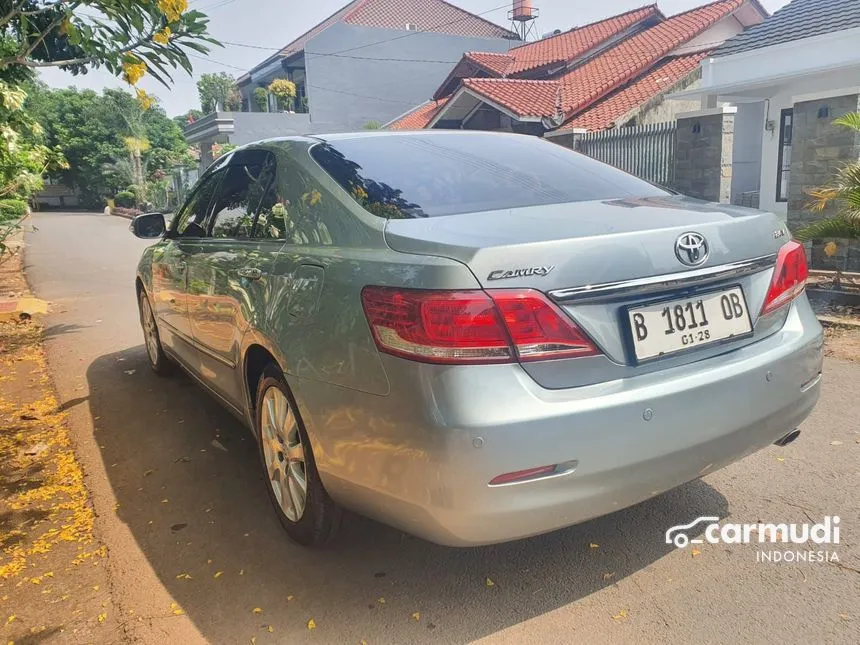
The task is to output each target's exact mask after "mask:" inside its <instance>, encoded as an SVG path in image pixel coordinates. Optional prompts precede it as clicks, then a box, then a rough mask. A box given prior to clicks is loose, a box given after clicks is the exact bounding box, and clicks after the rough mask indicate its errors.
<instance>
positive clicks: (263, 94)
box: [254, 87, 269, 112]
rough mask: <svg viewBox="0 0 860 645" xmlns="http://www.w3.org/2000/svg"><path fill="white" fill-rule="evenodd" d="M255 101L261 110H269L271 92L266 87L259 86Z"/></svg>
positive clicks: (255, 93)
mask: <svg viewBox="0 0 860 645" xmlns="http://www.w3.org/2000/svg"><path fill="white" fill-rule="evenodd" d="M254 103H256V105H257V109H258V110H259V111H260V112H268V111H269V93H268V92H267V91H266V88H265V87H258V88H256V89H255V90H254Z"/></svg>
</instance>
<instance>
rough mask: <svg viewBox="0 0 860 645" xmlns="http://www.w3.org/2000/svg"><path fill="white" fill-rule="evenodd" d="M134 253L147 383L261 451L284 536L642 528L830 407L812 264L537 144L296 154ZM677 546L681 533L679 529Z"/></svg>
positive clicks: (255, 148)
mask: <svg viewBox="0 0 860 645" xmlns="http://www.w3.org/2000/svg"><path fill="white" fill-rule="evenodd" d="M167 219H168V220H169V221H166V218H165V216H163V215H162V214H161V213H148V214H146V215H141V216H139V217H138V218H136V219H135V220H134V221H133V223H132V230H133V231H134V232H135V234H137V235H138V236H140V237H145V238H153V239H155V240H156V242H155V244H154V245H153V246H151V247H149V248H148V249H146V251H145V252H144V254H143V257H142V259H141V261H140V265H139V269H138V274H137V284H136V288H137V297H138V304H139V307H140V315H141V323H142V325H143V330H144V336H145V340H146V348H147V352H148V355H149V359H150V361H151V363H152V367H153V369H154V370H155V371H156V372H158V373H159V374H162V373H167V372H169V371H170V369H171V368H172V367H173V366H174V365H179V366H181V367H182V368H184V370H186V371H187V372H188V373H189V374H191V376H192V377H194V378H195V379H196V380H197V381H199V383H200V384H201V385H202V386H203V387H204V388H205V389H206V390H208V391H209V392H211V393H212V394H213V395H214V396H216V397H217V398H218V399H219V400H220V401H222V402H223V403H224V405H225V406H226V407H227V408H228V409H230V410H231V411H233V412H234V413H235V414H236V415H237V416H238V417H239V418H240V419H242V420H243V421H244V422H245V423H246V424H247V425H248V427H249V428H250V429H251V430H252V431H253V433H254V436H255V437H256V438H257V440H258V442H259V447H260V460H261V465H262V470H263V472H264V479H265V482H266V490H267V491H268V494H269V496H270V498H271V500H272V502H273V505H274V508H275V512H276V513H277V514H278V517H279V518H280V520H281V522H282V523H283V525H284V527H285V528H286V530H287V532H288V533H289V535H290V536H291V537H292V538H293V539H294V540H296V541H298V542H300V543H302V544H318V543H321V542H324V541H325V540H327V539H328V538H330V537H331V536H332V535H333V534H334V532H335V530H336V528H337V526H338V522H339V518H340V509H341V508H346V509H352V510H354V511H357V512H359V513H362V514H365V515H367V516H370V517H373V518H376V519H378V520H379V521H382V522H385V523H387V524H390V525H392V526H395V527H398V528H400V529H402V530H404V531H408V532H409V533H412V534H414V535H417V536H420V537H423V538H426V539H428V540H430V541H433V542H437V543H440V544H446V545H457V546H466V545H478V544H489V543H494V542H502V541H506V540H515V539H518V538H523V537H526V536H530V535H536V534H539V533H544V532H547V531H552V530H554V529H558V528H561V527H565V526H569V525H571V524H575V523H577V522H582V521H584V520H587V519H589V518H593V517H596V516H599V515H602V514H606V513H610V512H613V511H617V510H619V509H621V508H624V507H626V506H630V505H631V504H636V503H637V502H641V501H643V500H646V499H648V498H650V497H653V496H655V495H657V494H659V493H661V492H663V491H666V490H669V489H671V488H673V487H675V486H678V485H680V484H683V483H684V482H687V481H690V480H692V479H695V478H697V477H701V476H702V475H705V474H707V473H710V472H713V471H714V470H716V469H718V468H721V467H723V466H725V465H727V464H729V463H731V462H733V461H735V460H737V459H740V458H741V457H743V456H745V455H748V454H750V453H752V452H754V451H756V450H759V449H760V448H764V447H766V446H768V445H770V444H773V443H779V444H785V443H788V442H790V441H793V440H794V439H795V438H796V437H797V435H798V432H797V430H796V428H797V427H798V425H799V424H800V423H801V422H802V421H803V420H804V419H805V418H806V417H807V415H808V414H809V413H810V411H811V410H812V408H813V406H814V405H815V403H816V400H817V399H818V396H819V382H820V379H821V363H822V332H821V328H820V326H819V324H818V322H817V321H816V318H815V316H814V315H813V312H812V311H811V309H810V306H809V303H808V301H807V298H806V295H805V293H804V284H805V281H806V278H807V272H808V270H807V264H806V255H805V252H804V248H803V247H802V246H801V245H799V244H798V243H796V242H794V241H792V240H791V238H790V235H789V232H788V231H787V230H786V227H785V225H784V224H783V223H782V222H781V221H780V220H779V219H778V218H777V217H776V216H774V215H772V214H770V213H764V212H759V211H755V210H749V209H744V208H737V207H733V206H727V205H724V204H711V203H706V202H702V201H698V200H695V199H691V198H688V197H684V196H681V195H677V194H674V193H672V192H669V191H667V190H664V189H662V188H659V187H656V186H654V185H652V184H650V183H647V182H644V181H642V180H640V179H637V178H635V177H632V176H630V175H628V174H625V173H623V172H621V171H619V170H616V169H614V168H612V167H609V166H606V165H604V164H601V163H599V162H597V161H594V160H592V159H589V158H588V157H585V156H582V155H579V154H577V153H575V152H572V151H571V150H568V149H565V148H563V147H560V146H557V145H555V144H552V143H548V142H546V141H544V140H541V139H539V138H536V137H531V136H522V135H513V134H497V133H483V132H466V131H452V132H445V131H430V132H407V133H393V132H374V133H371V132H366V133H360V134H340V135H326V136H315V137H310V136H308V137H288V138H283V139H274V140H268V141H262V142H260V143H257V144H252V145H248V146H245V147H242V148H239V149H237V150H235V151H233V152H231V153H229V154H227V155H225V156H223V157H221V158H219V159H218V160H217V161H216V162H215V163H214V164H213V165H212V166H211V167H210V168H209V169H208V170H207V171H206V173H205V174H204V175H203V176H202V178H201V179H200V181H199V183H198V184H197V186H196V187H195V188H194V190H193V191H192V193H191V195H190V197H189V198H188V200H187V202H186V203H185V204H184V205H183V206H182V207H181V208H180V209H179V211H178V212H177V213H176V214H175V215H174V216H171V217H170V218H167ZM678 519H679V520H687V519H688V518H687V517H683V518H678Z"/></svg>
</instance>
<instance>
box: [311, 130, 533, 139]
mask: <svg viewBox="0 0 860 645" xmlns="http://www.w3.org/2000/svg"><path fill="white" fill-rule="evenodd" d="M309 136H311V137H313V138H314V139H317V140H319V141H326V142H330V141H331V142H333V141H344V140H347V139H367V138H372V137H420V138H425V137H475V136H488V137H498V136H503V137H504V136H518V135H516V134H515V133H512V132H492V131H487V130H359V131H357V132H333V133H330V134H313V135H309ZM520 136H521V135H520Z"/></svg>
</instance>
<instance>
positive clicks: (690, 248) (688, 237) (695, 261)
mask: <svg viewBox="0 0 860 645" xmlns="http://www.w3.org/2000/svg"><path fill="white" fill-rule="evenodd" d="M675 256H676V257H677V258H678V259H679V260H680V261H681V264H686V265H687V266H690V267H695V266H699V265H700V264H703V263H704V262H705V260H707V259H708V242H707V241H706V240H705V237H704V236H703V235H700V234H699V233H693V232H688V233H681V235H679V236H678V239H677V240H675Z"/></svg>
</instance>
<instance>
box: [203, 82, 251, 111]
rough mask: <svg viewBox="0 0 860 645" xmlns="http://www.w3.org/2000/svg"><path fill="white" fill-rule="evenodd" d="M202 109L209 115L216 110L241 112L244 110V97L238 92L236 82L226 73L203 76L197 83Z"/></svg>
mask: <svg viewBox="0 0 860 645" xmlns="http://www.w3.org/2000/svg"><path fill="white" fill-rule="evenodd" d="M197 93H198V94H199V96H200V107H201V108H202V109H203V112H204V113H206V114H209V113H210V112H215V110H216V109H221V110H227V111H233V112H236V111H239V110H241V109H242V95H241V94H239V92H238V91H237V90H236V81H235V79H234V78H233V77H232V76H230V75H229V74H228V73H226V72H218V73H217V74H202V75H201V76H200V79H199V80H198V81H197Z"/></svg>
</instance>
